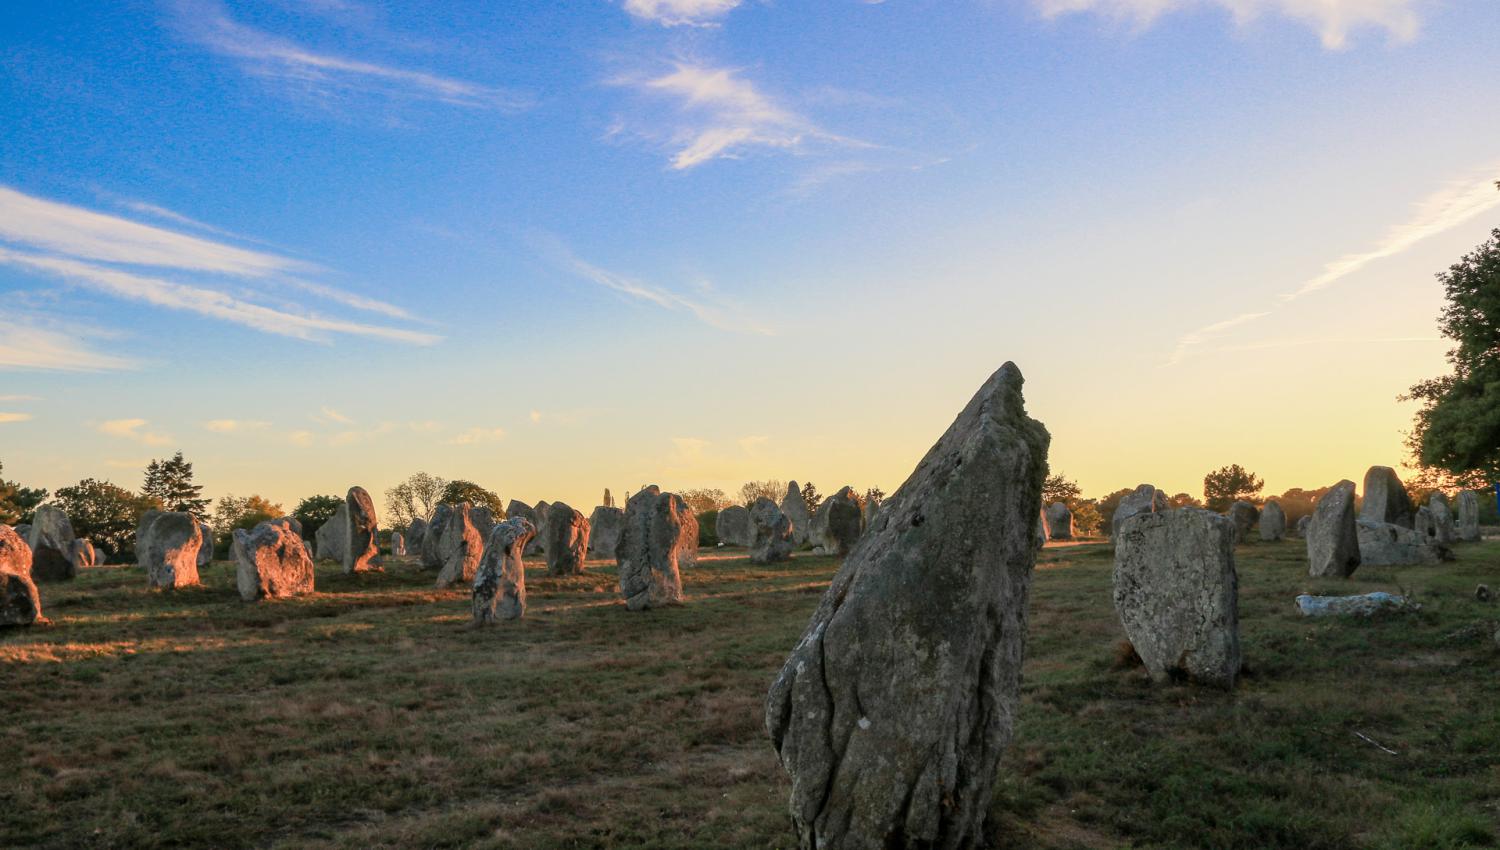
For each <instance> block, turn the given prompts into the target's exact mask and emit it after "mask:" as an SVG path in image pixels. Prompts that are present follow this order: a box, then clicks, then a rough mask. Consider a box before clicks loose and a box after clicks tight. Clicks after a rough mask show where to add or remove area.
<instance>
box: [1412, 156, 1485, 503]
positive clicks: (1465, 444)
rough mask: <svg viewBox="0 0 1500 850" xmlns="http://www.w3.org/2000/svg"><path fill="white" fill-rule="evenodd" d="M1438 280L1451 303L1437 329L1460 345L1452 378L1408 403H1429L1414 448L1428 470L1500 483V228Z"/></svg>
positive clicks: (1420, 387)
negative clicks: (1429, 468)
mask: <svg viewBox="0 0 1500 850" xmlns="http://www.w3.org/2000/svg"><path fill="white" fill-rule="evenodd" d="M1497 185H1500V184H1497ZM1437 279H1438V280H1439V281H1440V282H1441V283H1442V284H1443V292H1444V295H1445V297H1446V298H1447V301H1448V303H1447V304H1446V305H1445V306H1444V307H1443V312H1442V314H1441V315H1440V316H1439V317H1438V329H1439V330H1440V331H1442V333H1443V336H1446V337H1448V338H1449V339H1451V340H1453V341H1454V342H1455V343H1457V345H1456V346H1455V347H1454V348H1452V349H1450V350H1449V351H1448V362H1449V363H1450V364H1451V365H1452V366H1453V373H1452V374H1451V375H1444V376H1442V377H1438V378H1432V379H1430V380H1426V381H1422V382H1421V383H1419V384H1416V385H1415V386H1413V387H1412V388H1411V391H1410V393H1409V394H1408V395H1406V396H1403V397H1402V398H1403V400H1406V401H1411V400H1415V401H1418V402H1421V404H1422V409H1421V410H1418V411H1417V413H1416V422H1415V427H1414V428H1413V429H1412V432H1411V434H1410V435H1409V437H1408V439H1407V446H1408V447H1409V448H1410V449H1411V451H1412V454H1413V455H1414V456H1415V457H1416V459H1417V460H1418V461H1419V463H1420V464H1421V466H1424V467H1431V468H1434V469H1439V470H1443V471H1445V472H1448V473H1450V474H1452V475H1457V476H1470V475H1473V476H1478V477H1480V478H1482V479H1484V480H1486V481H1500V228H1496V229H1495V230H1493V231H1491V232H1490V238H1489V240H1488V241H1487V242H1485V243H1484V244H1482V245H1480V246H1479V247H1478V248H1475V249H1474V251H1473V253H1470V254H1466V255H1464V257H1463V258H1462V259H1461V260H1459V261H1458V262H1457V263H1455V264H1453V265H1452V266H1449V267H1448V270H1447V271H1446V272H1440V273H1439V274H1438V275H1437Z"/></svg>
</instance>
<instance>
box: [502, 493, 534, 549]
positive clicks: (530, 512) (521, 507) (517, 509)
mask: <svg viewBox="0 0 1500 850" xmlns="http://www.w3.org/2000/svg"><path fill="white" fill-rule="evenodd" d="M537 507H541V506H540V505H538V506H537ZM505 516H506V518H508V519H515V518H516V517H522V518H524V519H525V520H526V521H527V522H529V523H531V527H532V528H533V529H535V530H536V534H534V535H532V537H531V539H530V540H529V541H527V543H526V554H528V555H535V554H536V553H538V552H540V551H542V544H541V541H539V540H537V538H538V537H539V536H541V533H542V518H541V515H540V514H538V513H537V511H536V508H533V507H531V506H530V505H528V504H526V503H525V502H518V501H516V500H515V499H511V500H510V504H508V505H506V506H505Z"/></svg>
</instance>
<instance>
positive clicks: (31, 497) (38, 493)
mask: <svg viewBox="0 0 1500 850" xmlns="http://www.w3.org/2000/svg"><path fill="white" fill-rule="evenodd" d="M4 471H5V464H4V463H0V472H4ZM46 498H47V491H46V490H42V489H34V488H31V487H22V486H21V485H20V484H17V483H16V482H14V481H6V480H5V478H4V477H3V476H0V523H3V524H5V525H20V524H21V523H29V522H31V518H32V515H33V514H35V513H36V506H37V505H40V504H41V503H42V500H43V499H46Z"/></svg>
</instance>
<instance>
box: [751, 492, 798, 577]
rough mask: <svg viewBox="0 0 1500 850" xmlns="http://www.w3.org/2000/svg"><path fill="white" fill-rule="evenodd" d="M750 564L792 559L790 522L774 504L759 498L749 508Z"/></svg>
mask: <svg viewBox="0 0 1500 850" xmlns="http://www.w3.org/2000/svg"><path fill="white" fill-rule="evenodd" d="M749 514H750V524H751V528H752V529H754V538H753V539H752V540H751V541H750V563H752V564H775V563H779V562H781V561H786V560H789V559H790V558H791V557H792V521H791V520H790V519H789V518H787V515H786V514H784V513H782V512H781V508H778V507H777V506H776V503H775V502H773V501H771V500H770V499H768V498H766V497H765V496H761V497H760V498H759V499H756V500H755V504H753V505H751V506H750V510H749Z"/></svg>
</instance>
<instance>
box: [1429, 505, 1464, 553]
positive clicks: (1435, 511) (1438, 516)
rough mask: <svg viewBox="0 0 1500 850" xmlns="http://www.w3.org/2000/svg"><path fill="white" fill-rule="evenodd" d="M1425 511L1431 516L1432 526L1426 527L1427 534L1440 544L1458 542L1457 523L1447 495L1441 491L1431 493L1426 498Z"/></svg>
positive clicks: (1449, 544)
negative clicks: (1430, 495)
mask: <svg viewBox="0 0 1500 850" xmlns="http://www.w3.org/2000/svg"><path fill="white" fill-rule="evenodd" d="M1427 513H1428V515H1429V517H1430V518H1431V522H1432V527H1431V528H1429V529H1428V536H1429V537H1430V538H1432V541H1433V542H1435V543H1437V544H1438V545H1440V546H1452V545H1453V544H1454V543H1457V542H1458V524H1457V523H1456V522H1455V521H1454V518H1453V509H1452V508H1450V507H1448V497H1447V496H1444V495H1443V494H1442V493H1433V494H1432V497H1431V498H1429V499H1428V500H1427Z"/></svg>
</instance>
